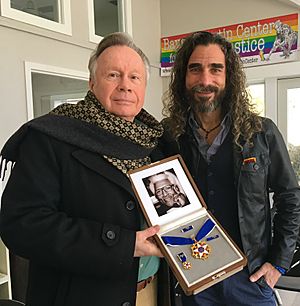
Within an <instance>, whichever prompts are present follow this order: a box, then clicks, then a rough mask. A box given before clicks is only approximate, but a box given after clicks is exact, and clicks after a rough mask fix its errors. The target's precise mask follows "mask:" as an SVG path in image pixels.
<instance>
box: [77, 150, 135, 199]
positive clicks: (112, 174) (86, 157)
mask: <svg viewBox="0 0 300 306" xmlns="http://www.w3.org/2000/svg"><path fill="white" fill-rule="evenodd" d="M72 155H73V156H74V158H76V159H77V160H78V161H79V162H80V163H81V164H83V165H84V166H85V167H88V168H89V169H91V170H93V171H95V172H97V173H98V174H100V175H102V176H104V177H106V178H107V179H108V180H110V181H112V182H113V183H115V184H117V185H118V186H120V187H122V188H124V189H125V190H126V191H128V192H129V193H130V194H131V195H133V196H134V193H133V190H132V187H131V184H130V181H129V179H128V178H127V176H126V174H123V173H122V172H121V171H120V170H118V169H117V168H116V167H114V166H113V165H112V164H110V163H109V162H108V161H106V160H105V159H104V158H103V157H102V156H101V155H100V154H96V153H92V152H88V151H85V150H76V151H74V152H73V153H72Z"/></svg>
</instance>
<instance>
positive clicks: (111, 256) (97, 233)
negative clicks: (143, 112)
mask: <svg viewBox="0 0 300 306" xmlns="http://www.w3.org/2000/svg"><path fill="white" fill-rule="evenodd" d="M103 145H104V146H105V147H107V144H105V143H104V144H103ZM153 154H154V153H153ZM158 155H159V154H158ZM140 217H141V212H140V210H139V206H138V202H137V199H136V197H135V195H134V193H133V190H132V188H131V185H130V182H129V180H128V178H127V177H126V175H124V174H123V173H122V172H121V171H119V170H117V168H115V167H114V166H113V165H112V164H110V163H109V162H108V161H106V160H105V159H104V158H103V157H102V155H101V154H98V153H96V152H92V151H90V150H86V149H83V148H80V147H78V146H76V145H72V144H70V143H66V142H64V141H60V140H58V139H56V138H54V137H52V136H49V135H46V134H44V133H42V132H40V131H37V130H35V129H33V128H31V129H29V131H27V132H26V136H25V138H24V140H22V144H21V145H20V146H19V152H18V160H17V163H16V165H15V166H14V168H13V171H12V173H11V176H10V178H9V181H8V183H7V186H6V188H5V190H4V192H3V196H2V209H1V219H0V229H1V237H2V239H3V241H4V243H5V244H6V245H7V247H8V248H9V249H10V250H11V251H12V252H13V253H15V254H17V255H19V256H22V257H24V258H27V259H29V262H30V267H29V279H28V291H27V301H26V305H27V306H41V305H43V306H83V305H84V306H99V305H103V306H117V305H120V306H121V305H126V306H130V305H132V306H134V305H135V298H136V283H137V275H138V263H139V260H138V258H134V257H133V252H134V246H135V235H136V231H138V230H140ZM161 305H163V304H161Z"/></svg>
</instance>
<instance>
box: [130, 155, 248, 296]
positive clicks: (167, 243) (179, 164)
mask: <svg viewBox="0 0 300 306" xmlns="http://www.w3.org/2000/svg"><path fill="white" fill-rule="evenodd" d="M129 178H130V180H131V183H132V186H133V189H134V192H135V194H136V196H137V198H138V200H139V204H140V206H141V209H142V211H143V213H144V216H145V218H146V220H147V223H148V225H149V226H152V225H156V224H158V225H160V231H159V233H158V234H157V235H156V237H155V239H156V241H157V243H158V245H159V247H160V249H161V251H162V253H163V254H164V256H165V258H166V260H167V262H168V264H169V266H170V267H171V269H172V271H173V273H174V274H175V276H176V278H177V280H178V281H179V283H180V285H181V287H182V289H183V290H184V291H185V293H186V294H188V295H190V294H196V293H198V292H200V291H202V290H204V289H206V288H208V287H209V286H212V285H213V284H215V283H217V282H219V281H221V280H223V279H225V278H227V277H229V276H230V275H232V274H234V273H236V272H238V271H240V270H241V269H242V268H243V267H244V266H245V265H246V258H245V256H244V255H243V254H242V253H241V251H240V250H239V249H238V247H237V246H236V245H235V243H234V242H233V241H232V240H231V238H230V237H229V236H228V234H227V233H226V232H225V230H224V229H223V228H222V226H221V225H220V224H219V223H218V221H217V220H216V219H215V218H214V216H213V215H212V214H211V213H210V212H209V211H208V210H207V207H206V204H205V202H204V200H203V197H202V195H201V193H200V191H199V190H198V188H197V186H196V184H195V182H194V181H193V179H192V177H191V175H190V173H189V171H188V170H187V167H186V165H185V164H184V162H183V159H182V158H181V156H180V155H175V156H172V157H169V158H166V159H163V160H161V161H159V162H156V163H153V164H150V165H148V166H144V167H142V168H139V169H137V170H133V171H130V172H129Z"/></svg>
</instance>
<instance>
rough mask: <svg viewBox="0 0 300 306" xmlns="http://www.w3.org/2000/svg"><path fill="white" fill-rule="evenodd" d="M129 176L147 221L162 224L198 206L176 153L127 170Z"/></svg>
mask: <svg viewBox="0 0 300 306" xmlns="http://www.w3.org/2000/svg"><path fill="white" fill-rule="evenodd" d="M129 178H130V180H131V183H132V185H133V188H134V191H135V193H136V195H137V197H138V199H139V202H140V204H141V207H142V210H143V211H144V213H145V214H146V216H147V217H148V218H149V220H148V221H149V222H150V224H165V223H166V222H172V221H174V220H176V219H178V217H182V216H184V215H188V214H190V213H192V212H194V211H197V210H199V209H201V208H202V206H203V203H202V202H201V200H200V197H199V195H197V194H196V191H195V189H194V187H193V184H192V182H191V178H190V177H189V176H188V175H187V172H186V169H185V168H184V167H183V165H182V162H181V161H180V157H179V156H175V157H170V158H166V159H164V160H161V161H159V162H156V163H154V164H151V165H149V166H145V167H142V168H140V169H137V170H134V171H130V172H129Z"/></svg>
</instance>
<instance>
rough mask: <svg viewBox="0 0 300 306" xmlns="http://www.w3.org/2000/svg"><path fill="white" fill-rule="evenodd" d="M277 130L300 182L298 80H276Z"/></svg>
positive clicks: (299, 96)
mask: <svg viewBox="0 0 300 306" xmlns="http://www.w3.org/2000/svg"><path fill="white" fill-rule="evenodd" d="M277 89H278V128H279V129H280V131H281V133H282V135H283V138H284V140H285V142H286V144H287V147H288V151H289V154H290V157H291V161H292V164H293V168H294V170H295V173H296V175H297V178H298V181H299V182H300V133H299V130H300V78H292V79H282V80H278V87H277Z"/></svg>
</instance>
